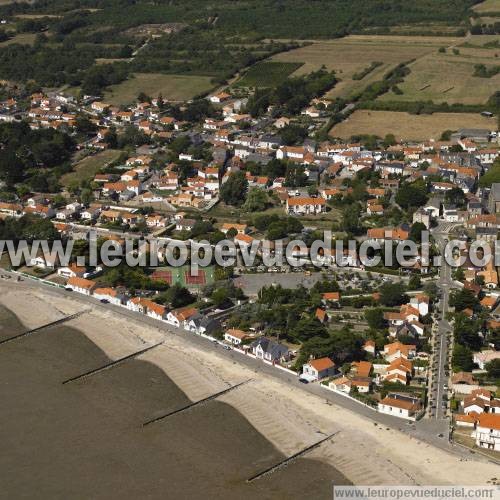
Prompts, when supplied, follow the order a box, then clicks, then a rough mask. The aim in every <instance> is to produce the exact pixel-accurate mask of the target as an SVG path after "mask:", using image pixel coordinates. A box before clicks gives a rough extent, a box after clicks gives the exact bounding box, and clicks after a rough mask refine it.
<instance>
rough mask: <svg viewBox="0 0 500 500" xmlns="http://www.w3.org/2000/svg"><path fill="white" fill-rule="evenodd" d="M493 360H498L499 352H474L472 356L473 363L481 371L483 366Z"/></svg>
mask: <svg viewBox="0 0 500 500" xmlns="http://www.w3.org/2000/svg"><path fill="white" fill-rule="evenodd" d="M494 359H500V351H493V350H491V349H490V350H486V351H480V352H475V353H474V355H473V361H474V363H477V365H478V366H479V368H480V369H481V370H484V368H485V365H487V364H488V363H489V362H490V361H493V360H494Z"/></svg>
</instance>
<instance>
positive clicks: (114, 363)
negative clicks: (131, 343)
mask: <svg viewBox="0 0 500 500" xmlns="http://www.w3.org/2000/svg"><path fill="white" fill-rule="evenodd" d="M162 344H163V342H159V343H158V344H155V345H152V346H149V347H146V349H142V350H141V351H137V352H134V353H132V354H129V355H128V356H125V357H123V358H120V359H116V360H115V361H111V362H109V363H106V364H105V365H103V366H100V367H99V368H95V369H93V370H89V371H88V372H85V373H82V374H80V375H76V376H75V377H71V378H69V379H67V380H65V381H64V382H63V385H64V384H69V383H70V382H75V381H77V380H80V379H83V378H87V377H90V376H92V375H95V374H96V373H99V372H102V371H104V370H109V369H110V368H113V367H114V366H117V365H120V364H122V363H124V362H125V361H128V360H129V359H133V358H136V357H137V356H140V355H141V354H144V353H145V352H148V351H151V349H154V348H155V347H158V346H160V345H162Z"/></svg>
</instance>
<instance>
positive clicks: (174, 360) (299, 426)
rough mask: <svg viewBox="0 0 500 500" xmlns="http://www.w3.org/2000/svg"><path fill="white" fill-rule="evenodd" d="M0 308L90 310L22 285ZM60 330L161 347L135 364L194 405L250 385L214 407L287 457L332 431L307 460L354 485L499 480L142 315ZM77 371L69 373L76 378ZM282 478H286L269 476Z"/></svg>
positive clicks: (99, 312) (96, 317) (479, 466)
mask: <svg viewBox="0 0 500 500" xmlns="http://www.w3.org/2000/svg"><path fill="white" fill-rule="evenodd" d="M0 304H1V305H4V306H5V307H7V308H8V309H9V310H10V311H12V312H13V313H15V314H16V316H17V318H18V319H19V321H21V322H22V323H23V324H24V325H25V326H27V327H29V328H33V327H36V326H39V325H40V324H43V323H47V322H50V321H54V320H56V319H58V318H60V317H61V316H62V315H65V314H71V313H74V312H77V311H81V310H84V309H87V306H86V305H85V304H82V303H81V302H80V301H79V300H78V298H77V297H75V296H73V295H70V294H68V296H67V297H60V296H56V295H55V294H54V293H51V290H46V289H44V288H34V287H32V286H28V285H25V284H22V283H16V284H7V283H4V282H1V283H0ZM27 304H29V307H28V306H27ZM65 326H66V327H70V328H71V329H75V330H79V331H80V332H83V333H84V334H85V336H86V337H87V338H88V339H89V340H90V341H91V343H93V344H94V345H95V346H97V347H98V348H99V350H100V351H102V352H103V353H104V354H105V355H106V356H107V357H108V358H110V359H116V358H119V357H123V356H126V355H128V354H131V353H133V352H135V351H138V350H140V349H144V348H145V347H146V346H148V345H152V344H155V343H158V342H163V345H162V346H161V347H158V348H156V349H154V350H152V351H150V352H148V353H145V354H144V355H142V356H141V357H140V358H139V359H140V360H142V361H147V362H149V363H151V364H152V365H154V366H156V367H157V368H158V369H159V370H160V371H162V372H163V373H164V374H165V375H166V376H167V377H168V378H169V379H170V380H171V381H172V382H173V383H174V384H175V385H176V386H177V387H178V388H179V389H180V390H181V391H182V393H184V394H185V396H186V397H187V398H189V400H191V401H196V400H199V399H202V398H204V397H207V396H209V395H211V394H213V393H215V392H217V391H220V390H223V389H225V388H227V387H228V386H229V385H233V384H236V383H238V382H241V381H244V380H248V379H251V382H249V383H248V384H246V385H244V386H242V387H241V388H238V389H236V390H234V391H232V392H230V393H228V394H226V395H223V396H221V397H220V398H218V400H217V401H218V402H219V403H225V404H227V405H230V406H231V407H233V408H234V409H235V410H237V412H239V414H241V415H243V416H244V418H245V419H246V420H247V421H248V423H249V424H250V426H251V427H253V428H254V429H257V430H258V431H259V433H260V434H262V435H263V436H264V437H265V439H266V440H268V441H269V442H270V443H272V445H273V446H274V447H275V448H276V449H277V450H279V452H280V453H282V454H283V455H285V456H289V455H290V454H293V453H296V452H297V451H299V450H300V449H302V448H304V447H306V446H308V445H310V444H312V443H315V442H316V441H318V440H319V439H321V438H322V437H324V436H326V435H329V434H331V433H334V432H337V434H336V435H335V436H334V437H333V438H332V439H331V440H329V441H327V442H326V443H325V444H323V445H321V446H320V447H319V448H317V449H315V450H313V451H312V452H311V453H309V454H308V455H307V458H308V459H310V460H311V462H312V461H314V462H316V463H324V464H325V465H329V466H331V467H334V468H335V469H337V470H338V471H339V472H340V473H342V474H343V475H344V476H345V477H347V478H348V479H349V480H350V481H352V482H353V483H355V484H421V485H422V484H486V482H488V481H490V480H491V479H492V478H496V477H498V466H497V465H494V464H492V463H486V462H485V461H480V460H474V459H473V458H471V459H468V460H467V461H465V460H461V459H460V458H459V457H458V456H456V455H454V454H451V453H448V452H446V451H444V450H441V449H438V448H436V447H433V446H431V445H428V444H426V443H423V442H421V441H419V440H417V439H412V438H411V437H409V436H407V435H406V434H403V433H402V432H399V431H397V430H393V429H388V428H385V427H382V426H380V425H374V423H373V422H369V421H367V420H366V419H365V418H363V417H361V416H359V415H357V414H356V413H354V412H351V411H348V410H346V409H344V408H341V407H338V406H336V405H332V404H325V400H322V399H320V398H319V397H316V396H314V395H310V394H307V393H304V392H303V391H300V390H299V389H297V388H294V387H293V386H290V385H288V384H286V383H284V382H281V381H279V380H277V379H274V378H269V377H266V376H265V375H264V374H261V373H259V372H255V371H253V370H251V369H248V368H246V367H244V366H241V365H240V364H238V363H235V362H233V361H232V360H230V359H228V358H227V357H224V356H222V355H219V354H217V353H213V352H208V351H204V350H203V349H201V348H196V347H193V346H192V345H188V344H186V343H183V342H182V337H178V336H173V335H169V334H168V332H166V331H165V327H163V325H162V326H161V329H160V328H153V327H150V326H149V325H146V324H144V323H141V321H140V317H138V318H137V321H133V320H131V319H130V318H128V317H127V318H124V317H120V316H119V315H118V314H116V313H114V312H111V311H109V312H108V311H106V310H105V309H102V308H96V309H95V310H92V311H91V312H88V313H86V314H84V315H82V316H80V317H78V318H76V319H74V320H71V321H69V322H68V323H65ZM2 336H3V334H2ZM87 369H92V366H87ZM82 371H84V370H82ZM112 371H113V370H112ZM112 371H110V372H109V373H111V372H112ZM78 372H79V370H78V369H76V368H75V370H73V374H75V375H76V374H78ZM210 404H212V403H210ZM204 406H205V407H206V408H209V407H210V405H208V404H207V405H204ZM151 410H152V411H153V414H157V415H159V414H161V412H162V411H163V410H164V408H162V407H161V405H159V407H157V408H151ZM155 412H156V413H155ZM193 413H194V412H193ZM279 474H283V472H282V471H278V472H276V473H274V474H273V477H277V476H278V475H279Z"/></svg>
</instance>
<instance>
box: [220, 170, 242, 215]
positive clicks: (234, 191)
mask: <svg viewBox="0 0 500 500" xmlns="http://www.w3.org/2000/svg"><path fill="white" fill-rule="evenodd" d="M247 190H248V181H247V180H246V178H245V173H244V172H242V171H239V172H233V173H231V174H230V175H229V179H228V180H227V181H226V182H225V183H224V184H223V185H222V187H221V189H220V197H221V199H222V201H224V203H226V204H227V205H233V206H236V207H240V206H241V205H243V203H244V201H245V198H246V194H247Z"/></svg>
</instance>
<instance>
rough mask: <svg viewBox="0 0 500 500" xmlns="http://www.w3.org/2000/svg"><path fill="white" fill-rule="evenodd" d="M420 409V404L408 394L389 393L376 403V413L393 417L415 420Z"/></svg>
mask: <svg viewBox="0 0 500 500" xmlns="http://www.w3.org/2000/svg"><path fill="white" fill-rule="evenodd" d="M421 409H422V403H421V402H420V400H419V399H418V398H416V397H413V396H410V395H408V394H397V393H389V394H388V395H387V396H386V397H385V398H384V399H382V400H381V401H379V403H378V411H379V412H380V413H386V414H387V415H393V416H395V417H400V418H407V419H411V420H415V418H416V416H417V414H418V413H419V412H420V410H421Z"/></svg>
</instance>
